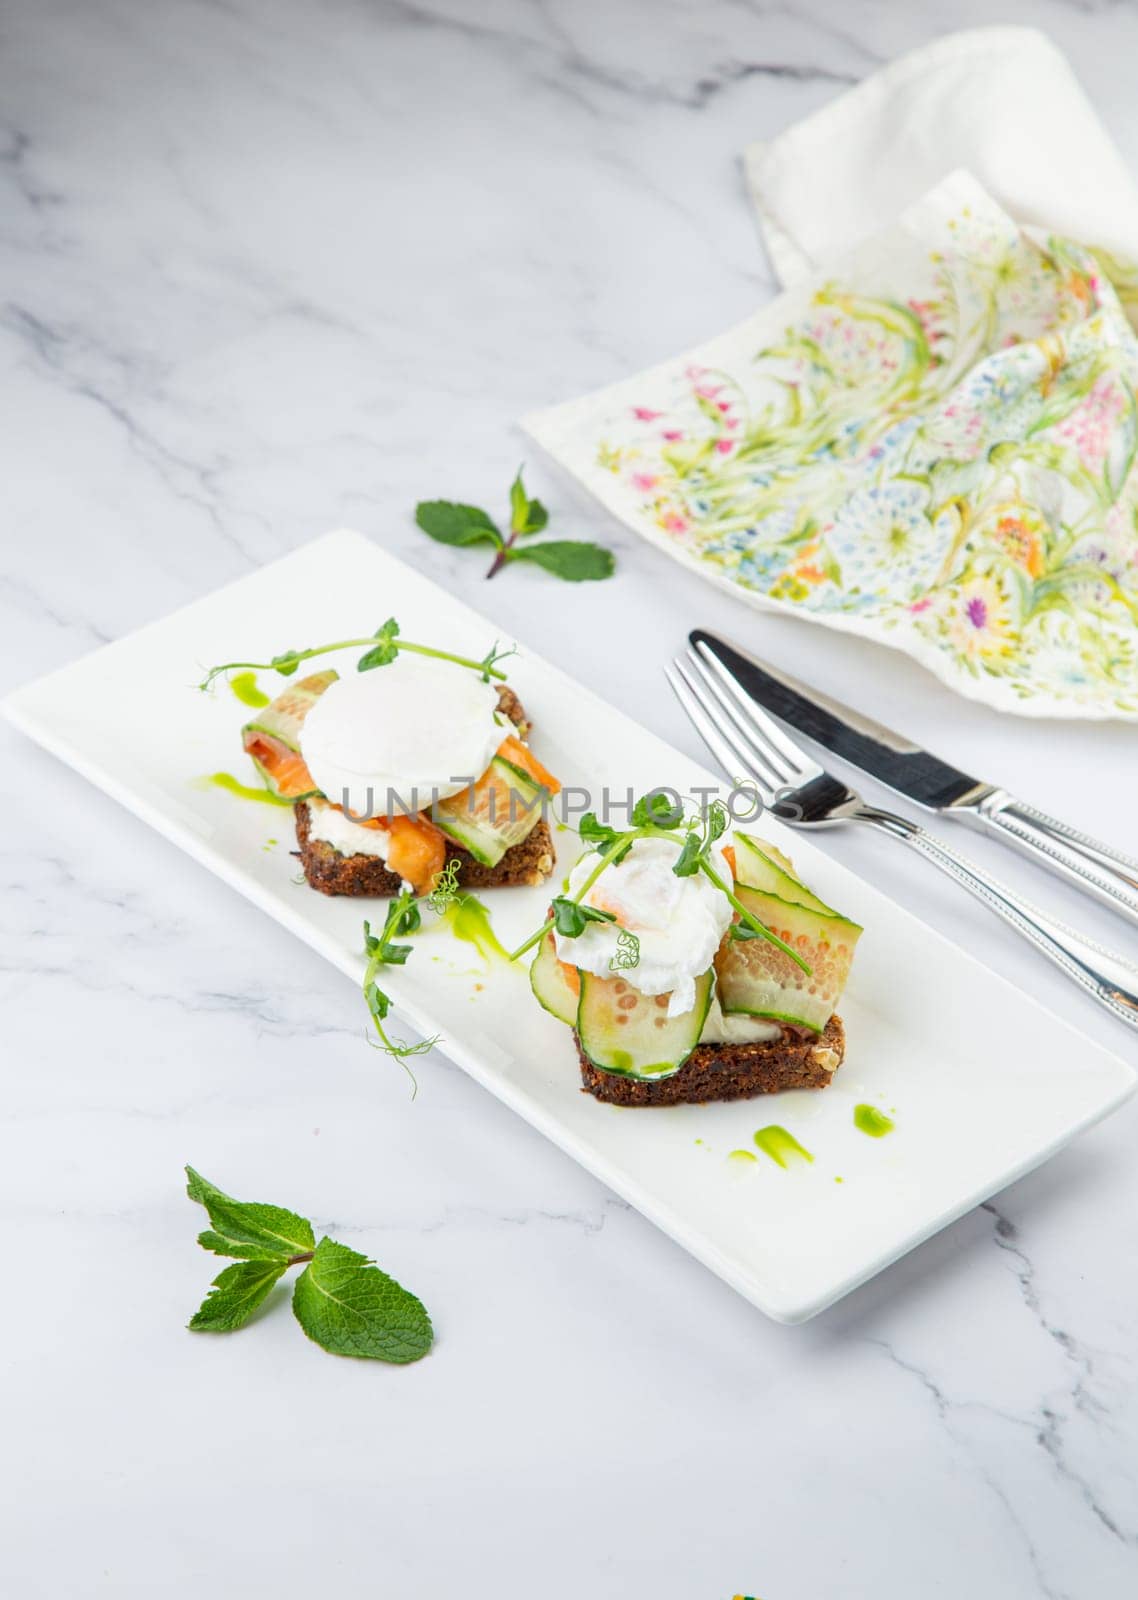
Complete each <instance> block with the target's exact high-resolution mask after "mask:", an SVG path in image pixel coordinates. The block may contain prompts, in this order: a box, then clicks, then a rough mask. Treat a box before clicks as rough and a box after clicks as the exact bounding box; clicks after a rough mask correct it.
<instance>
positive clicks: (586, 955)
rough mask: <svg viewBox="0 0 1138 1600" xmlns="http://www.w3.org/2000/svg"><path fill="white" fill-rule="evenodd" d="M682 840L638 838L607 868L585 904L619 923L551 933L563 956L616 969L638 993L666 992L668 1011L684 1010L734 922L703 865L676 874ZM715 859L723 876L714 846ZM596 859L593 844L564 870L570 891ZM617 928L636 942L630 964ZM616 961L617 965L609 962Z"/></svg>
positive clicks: (590, 968)
mask: <svg viewBox="0 0 1138 1600" xmlns="http://www.w3.org/2000/svg"><path fill="white" fill-rule="evenodd" d="M679 853H680V847H679V845H677V844H674V843H672V841H671V840H669V839H637V840H636V842H635V843H634V844H633V846H632V848H631V850H630V851H629V852H628V854H627V856H625V858H624V860H623V861H622V862H621V863H620V864H619V865H618V866H609V867H606V868H605V870H604V872H603V873H602V874H601V876H600V877H599V878H598V880H597V882H596V883H595V884H594V885H593V887H592V888H591V889H590V890H589V891H588V892H587V893H586V895H585V901H584V903H585V904H587V905H591V906H594V907H596V908H597V909H598V910H601V911H611V912H613V913H614V914H615V916H616V918H617V920H616V922H590V923H588V924H587V926H586V928H585V931H584V932H583V933H582V934H581V935H580V936H579V937H578V938H576V939H570V938H567V937H566V936H565V935H563V934H560V933H557V934H555V935H554V940H555V943H556V945H557V954H558V956H559V957H560V958H561V960H562V961H567V962H570V963H571V964H572V965H573V966H575V967H579V968H580V969H581V970H582V971H583V972H592V973H596V974H597V976H598V977H602V978H609V977H612V975H613V972H614V971H616V970H619V971H620V976H621V977H622V978H623V979H624V980H625V981H626V983H628V984H629V985H630V986H631V987H632V988H633V989H636V990H638V991H639V993H641V994H646V995H655V994H667V995H670V996H671V998H670V1000H669V1002H668V1015H669V1016H670V1017H678V1016H682V1015H683V1014H684V1013H685V1012H688V1011H690V1010H691V1009H692V1007H693V1006H694V1005H695V980H696V979H697V978H698V977H700V976H701V974H703V973H705V972H706V971H707V970H708V968H709V967H710V966H711V964H712V961H713V960H714V958H715V952H716V950H717V949H718V948H719V944H720V941H721V940H722V938H723V935H724V934H725V933H726V931H727V928H728V926H729V925H730V922H731V915H732V913H731V905H730V902H729V901H728V899H727V897H726V895H725V894H723V893H722V892H721V890H719V889H717V888H716V887H715V885H714V884H713V883H712V882H711V880H710V879H709V878H707V877H706V876H705V875H704V874H703V873H702V872H697V873H695V874H694V875H693V876H691V877H687V878H678V877H677V876H676V874H675V873H674V872H673V871H672V868H673V867H674V866H675V864H676V861H677V860H678V858H679ZM711 854H712V865H713V866H714V867H715V870H716V871H717V872H718V873H719V875H720V876H721V877H722V878H723V880H724V881H725V882H726V883H730V882H731V869H730V867H729V866H728V865H727V861H726V858H725V857H724V855H723V852H722V851H721V850H720V849H719V847H718V846H713V847H712V852H711ZM596 865H597V855H596V853H595V852H594V851H590V852H589V853H588V854H587V855H585V856H583V857H582V858H581V860H580V861H578V863H577V865H576V866H575V867H574V868H573V870H572V872H571V873H570V874H569V890H568V892H569V894H570V895H575V894H576V893H577V892H578V891H579V890H580V888H581V886H582V885H583V884H584V882H585V880H586V879H587V878H588V876H589V874H590V873H591V872H592V871H593V870H594V868H595V867H596ZM622 929H627V930H628V931H629V932H630V933H634V934H635V935H636V937H637V939H638V940H639V941H640V959H639V961H638V963H637V965H636V966H634V967H624V966H623V965H621V963H620V958H621V950H620V945H619V939H620V934H621V930H622ZM614 961H615V962H616V966H614Z"/></svg>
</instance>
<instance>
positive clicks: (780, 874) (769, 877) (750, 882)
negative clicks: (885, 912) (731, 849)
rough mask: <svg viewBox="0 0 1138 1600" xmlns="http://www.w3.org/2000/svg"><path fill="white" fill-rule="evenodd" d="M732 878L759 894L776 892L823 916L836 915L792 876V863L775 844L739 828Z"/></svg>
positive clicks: (736, 834)
mask: <svg viewBox="0 0 1138 1600" xmlns="http://www.w3.org/2000/svg"><path fill="white" fill-rule="evenodd" d="M735 881H736V882H737V883H745V884H746V885H747V887H748V888H749V889H757V890H758V892H759V893H760V894H773V895H777V896H778V898H779V899H780V900H786V901H788V902H789V903H790V904H791V905H792V906H809V907H810V909H811V910H812V911H821V912H822V913H823V914H824V915H825V916H836V915H837V912H835V911H834V909H833V907H832V906H828V905H827V904H826V902H825V901H824V900H819V898H818V896H817V895H816V894H815V893H814V892H813V890H811V889H808V888H807V887H806V885H805V884H804V883H803V882H802V879H801V878H798V877H796V876H795V873H794V863H793V862H792V861H791V860H790V858H789V857H788V856H784V855H783V853H782V851H781V850H780V849H779V848H778V846H777V845H773V844H770V843H768V841H767V840H766V839H756V838H755V836H754V835H753V834H750V833H740V832H738V830H736V833H735Z"/></svg>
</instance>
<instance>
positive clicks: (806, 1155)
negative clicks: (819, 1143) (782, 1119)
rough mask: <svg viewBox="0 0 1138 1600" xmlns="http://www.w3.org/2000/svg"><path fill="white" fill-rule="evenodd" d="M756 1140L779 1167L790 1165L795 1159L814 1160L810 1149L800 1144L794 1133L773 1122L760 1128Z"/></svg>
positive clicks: (755, 1135)
mask: <svg viewBox="0 0 1138 1600" xmlns="http://www.w3.org/2000/svg"><path fill="white" fill-rule="evenodd" d="M754 1141H755V1143H756V1145H758V1147H759V1149H760V1150H761V1151H762V1152H763V1154H764V1155H765V1156H770V1158H771V1160H772V1161H773V1162H774V1163H775V1165H776V1166H778V1167H789V1166H790V1165H791V1164H792V1163H793V1162H795V1161H813V1159H814V1157H813V1156H812V1155H811V1154H810V1152H809V1150H807V1149H805V1148H804V1147H803V1146H802V1145H800V1144H799V1142H798V1140H797V1139H796V1138H795V1137H794V1135H793V1134H792V1133H788V1132H787V1131H786V1129H785V1128H780V1127H779V1125H778V1123H777V1122H772V1123H771V1124H770V1126H769V1127H768V1128H758V1129H756V1131H755V1134H754Z"/></svg>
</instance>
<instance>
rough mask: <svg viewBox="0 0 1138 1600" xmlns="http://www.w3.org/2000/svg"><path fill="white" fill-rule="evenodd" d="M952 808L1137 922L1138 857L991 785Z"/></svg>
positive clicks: (969, 820) (955, 812) (986, 831)
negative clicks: (989, 788) (971, 798)
mask: <svg viewBox="0 0 1138 1600" xmlns="http://www.w3.org/2000/svg"><path fill="white" fill-rule="evenodd" d="M953 811H954V814H956V815H959V816H960V817H961V818H962V820H964V821H967V822H970V823H972V824H973V825H974V826H977V827H979V828H981V829H982V830H983V831H984V832H985V833H989V834H993V835H995V837H996V838H998V839H1002V840H1004V842H1005V843H1006V844H1010V845H1013V846H1014V847H1015V848H1016V849H1017V850H1021V851H1022V852H1023V853H1024V854H1025V855H1028V856H1030V857H1031V858H1032V859H1033V860H1034V861H1036V862H1038V863H1039V864H1040V865H1041V866H1044V867H1047V868H1048V869H1049V870H1050V871H1052V872H1054V873H1055V874H1056V875H1057V876H1058V877H1060V878H1065V879H1066V880H1067V882H1068V883H1073V884H1074V885H1075V887H1076V888H1079V889H1084V890H1085V891H1086V892H1087V893H1088V894H1091V895H1094V897H1095V898H1096V899H1097V900H1101V901H1102V902H1103V904H1104V905H1108V906H1110V907H1111V908H1112V909H1113V910H1115V911H1117V912H1119V913H1120V915H1122V916H1124V917H1127V918H1129V920H1130V921H1131V922H1138V861H1136V860H1135V859H1134V858H1133V857H1132V856H1127V855H1123V853H1122V851H1121V850H1113V849H1111V847H1110V846H1109V845H1105V844H1102V843H1101V842H1100V841H1099V840H1098V839H1092V838H1090V837H1089V835H1087V834H1085V833H1079V832H1078V831H1077V830H1076V829H1074V828H1069V827H1068V826H1067V824H1066V823H1065V822H1060V821H1058V819H1057V818H1055V817H1049V816H1047V815H1046V813H1045V812H1042V811H1037V810H1036V809H1035V807H1034V806H1029V805H1025V804H1024V803H1023V801H1022V800H1016V799H1015V798H1014V796H1012V795H1010V794H1009V793H1008V792H1007V790H1006V789H992V790H989V791H988V793H987V794H984V795H982V796H980V797H979V798H978V799H977V800H975V801H971V802H966V803H965V804H963V805H961V806H960V807H959V808H956V807H954V808H953Z"/></svg>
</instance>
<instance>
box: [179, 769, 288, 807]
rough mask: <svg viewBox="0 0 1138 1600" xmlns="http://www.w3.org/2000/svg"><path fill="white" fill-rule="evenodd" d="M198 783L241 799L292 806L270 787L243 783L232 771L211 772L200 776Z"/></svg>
mask: <svg viewBox="0 0 1138 1600" xmlns="http://www.w3.org/2000/svg"><path fill="white" fill-rule="evenodd" d="M197 781H198V783H199V784H200V785H202V786H203V787H207V788H212V789H224V790H225V792H226V794H233V795H236V796H237V798H238V799H239V800H257V801H259V802H260V803H261V804H262V805H265V806H291V805H292V801H291V800H282V799H281V797H280V795H277V794H273V793H272V791H271V790H269V789H261V788H257V787H254V785H253V784H251V783H242V782H241V781H240V779H238V778H235V777H234V776H233V774H232V772H211V773H209V774H208V775H207V776H206V777H204V778H199V779H198V780H197Z"/></svg>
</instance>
